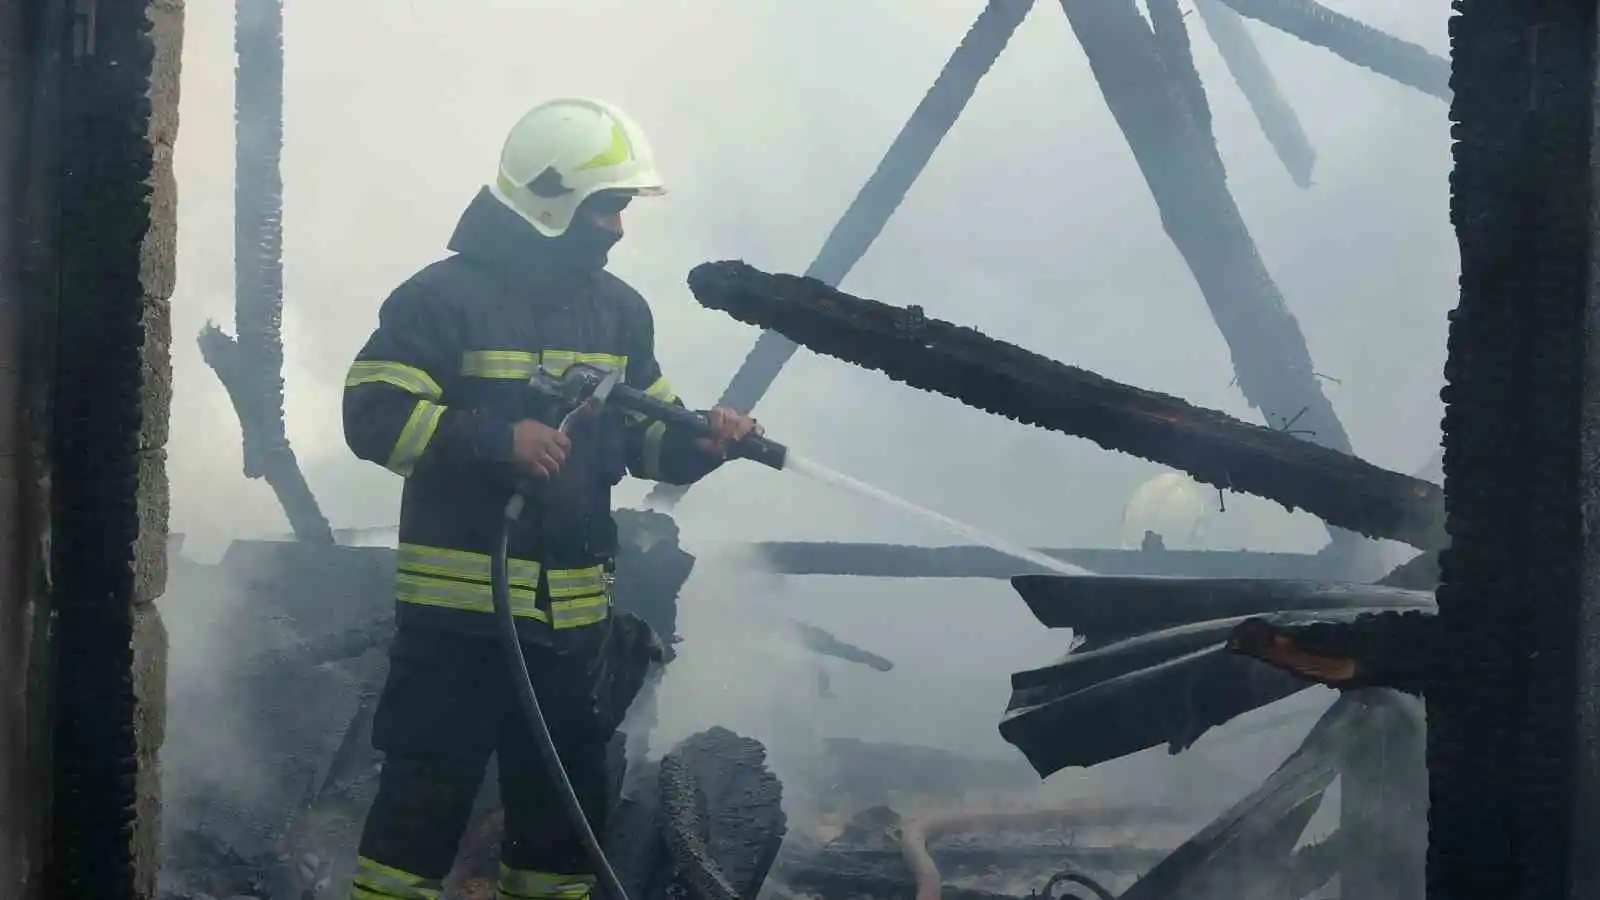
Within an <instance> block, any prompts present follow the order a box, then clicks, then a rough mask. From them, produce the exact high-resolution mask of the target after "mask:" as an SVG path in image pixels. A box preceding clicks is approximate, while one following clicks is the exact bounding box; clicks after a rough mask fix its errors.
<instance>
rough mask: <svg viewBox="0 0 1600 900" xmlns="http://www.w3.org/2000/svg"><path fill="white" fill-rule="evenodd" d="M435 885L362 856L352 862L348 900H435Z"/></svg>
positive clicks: (437, 893) (439, 891)
mask: <svg viewBox="0 0 1600 900" xmlns="http://www.w3.org/2000/svg"><path fill="white" fill-rule="evenodd" d="M441 893H442V891H441V890H440V885H439V882H437V881H431V880H429V879H426V878H423V877H422V876H421V875H413V874H411V873H410V872H406V871H402V870H400V869H396V868H394V867H393V866H386V865H384V864H383V863H380V862H376V861H374V860H371V859H368V858H366V857H365V856H361V857H357V858H356V871H355V875H354V876H353V877H352V878H351V879H350V898H351V900H438V898H439V896H440V894H441Z"/></svg>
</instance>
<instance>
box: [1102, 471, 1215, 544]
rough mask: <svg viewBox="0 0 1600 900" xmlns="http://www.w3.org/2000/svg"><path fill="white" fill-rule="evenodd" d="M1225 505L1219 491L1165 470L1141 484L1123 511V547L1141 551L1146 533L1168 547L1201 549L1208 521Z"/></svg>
mask: <svg viewBox="0 0 1600 900" xmlns="http://www.w3.org/2000/svg"><path fill="white" fill-rule="evenodd" d="M1221 508H1222V498H1221V496H1220V495H1219V494H1218V493H1217V490H1216V489H1215V488H1212V487H1207V486H1206V485H1203V484H1201V483H1199V482H1198V481H1195V480H1194V479H1193V478H1190V477H1189V476H1187V475H1185V474H1183V473H1181V472H1165V473H1162V474H1160V475H1157V476H1156V477H1154V478H1152V479H1150V480H1149V481H1146V482H1145V483H1144V484H1141V485H1139V487H1138V489H1137V490H1135V491H1134V492H1133V497H1132V499H1130V500H1129V501H1128V506H1127V508H1126V509H1124V510H1123V513H1122V549H1124V550H1137V549H1139V548H1140V547H1141V546H1143V545H1144V541H1145V534H1146V532H1153V533H1155V534H1157V535H1160V537H1161V543H1162V545H1163V546H1164V547H1166V548H1167V549H1168V550H1198V549H1201V548H1202V547H1203V546H1204V545H1205V529H1206V524H1207V523H1208V522H1209V521H1210V519H1211V517H1212V516H1213V515H1215V514H1216V513H1217V512H1218V511H1219V510H1221Z"/></svg>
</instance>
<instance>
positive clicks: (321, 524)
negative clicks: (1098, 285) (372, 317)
mask: <svg viewBox="0 0 1600 900" xmlns="http://www.w3.org/2000/svg"><path fill="white" fill-rule="evenodd" d="M234 48H235V51H236V52H237V53H238V56H239V63H238V70H237V76H236V77H235V79H234V90H235V97H234V106H235V110H234V118H235V121H234V143H235V148H234V153H235V157H234V188H233V198H234V234H233V255H234V259H233V276H234V319H235V322H236V324H237V327H238V332H239V335H238V339H237V340H235V339H234V338H232V337H229V336H228V335H227V334H225V333H224V332H223V331H222V330H221V329H219V328H217V327H216V326H215V325H209V324H208V325H207V326H206V328H205V329H204V330H203V331H201V332H200V352H201V355H202V356H204V357H205V361H206V364H207V365H209V366H211V368H212V369H213V370H214V371H215V372H216V373H217V379H218V380H219V381H221V382H222V385H223V387H224V388H226V389H227V391H228V398H229V399H230V400H231V401H232V402H233V408H234V411H235V412H236V413H238V415H239V429H240V432H241V434H242V437H243V441H244V474H245V477H247V478H262V479H265V480H266V482H267V484H268V485H270V486H271V487H272V491H273V493H274V494H275V495H276V496H277V498H278V503H279V504H280V505H281V506H282V507H283V512H284V516H285V517H286V518H287V519H288V520H289V526H290V528H292V529H293V530H294V536H295V537H296V538H298V539H299V540H302V541H312V542H315V543H321V544H331V543H333V530H332V529H331V528H330V527H329V525H328V520H327V518H326V517H325V516H323V514H322V509H321V507H319V506H318V505H317V498H316V495H314V494H313V493H312V492H311V486H310V485H309V484H307V482H306V476H305V473H304V472H303V471H302V470H301V468H300V461H299V459H297V458H296V457H295V454H294V448H293V447H291V446H290V445H289V436H288V432H287V430H286V428H285V423H284V408H283V407H284V397H283V334H282V327H283V173H282V165H281V162H282V155H283V0H236V2H235V4H234Z"/></svg>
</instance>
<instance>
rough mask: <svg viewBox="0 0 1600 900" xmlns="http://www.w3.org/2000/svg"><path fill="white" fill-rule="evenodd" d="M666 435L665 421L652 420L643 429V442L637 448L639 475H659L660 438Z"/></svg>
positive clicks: (651, 477)
mask: <svg viewBox="0 0 1600 900" xmlns="http://www.w3.org/2000/svg"><path fill="white" fill-rule="evenodd" d="M666 436H667V423H665V422H652V423H651V424H650V427H649V428H646V429H645V430H644V442H643V445H642V446H641V447H640V448H639V473H638V474H639V477H640V478H649V479H652V480H653V479H658V478H660V477H661V439H662V438H664V437H666Z"/></svg>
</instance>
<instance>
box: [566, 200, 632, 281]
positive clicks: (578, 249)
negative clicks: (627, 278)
mask: <svg viewBox="0 0 1600 900" xmlns="http://www.w3.org/2000/svg"><path fill="white" fill-rule="evenodd" d="M548 240H549V241H550V244H551V248H550V249H551V250H553V251H554V255H555V258H556V259H558V260H560V264H561V266H562V268H570V269H575V270H578V271H582V272H598V271H599V270H601V269H604V268H605V267H606V261H607V260H608V259H609V258H610V256H611V248H612V247H615V246H616V245H617V242H618V241H620V240H622V236H621V235H619V234H617V233H616V232H613V231H608V230H607V229H605V228H602V227H600V226H599V225H596V224H595V223H594V221H593V220H592V219H590V218H589V217H588V216H585V215H584V214H583V211H582V209H581V208H580V209H579V211H578V212H577V213H576V214H575V215H573V217H572V224H571V225H568V226H567V230H566V231H564V232H562V233H561V235H560V236H558V237H555V238H549V239H548Z"/></svg>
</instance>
